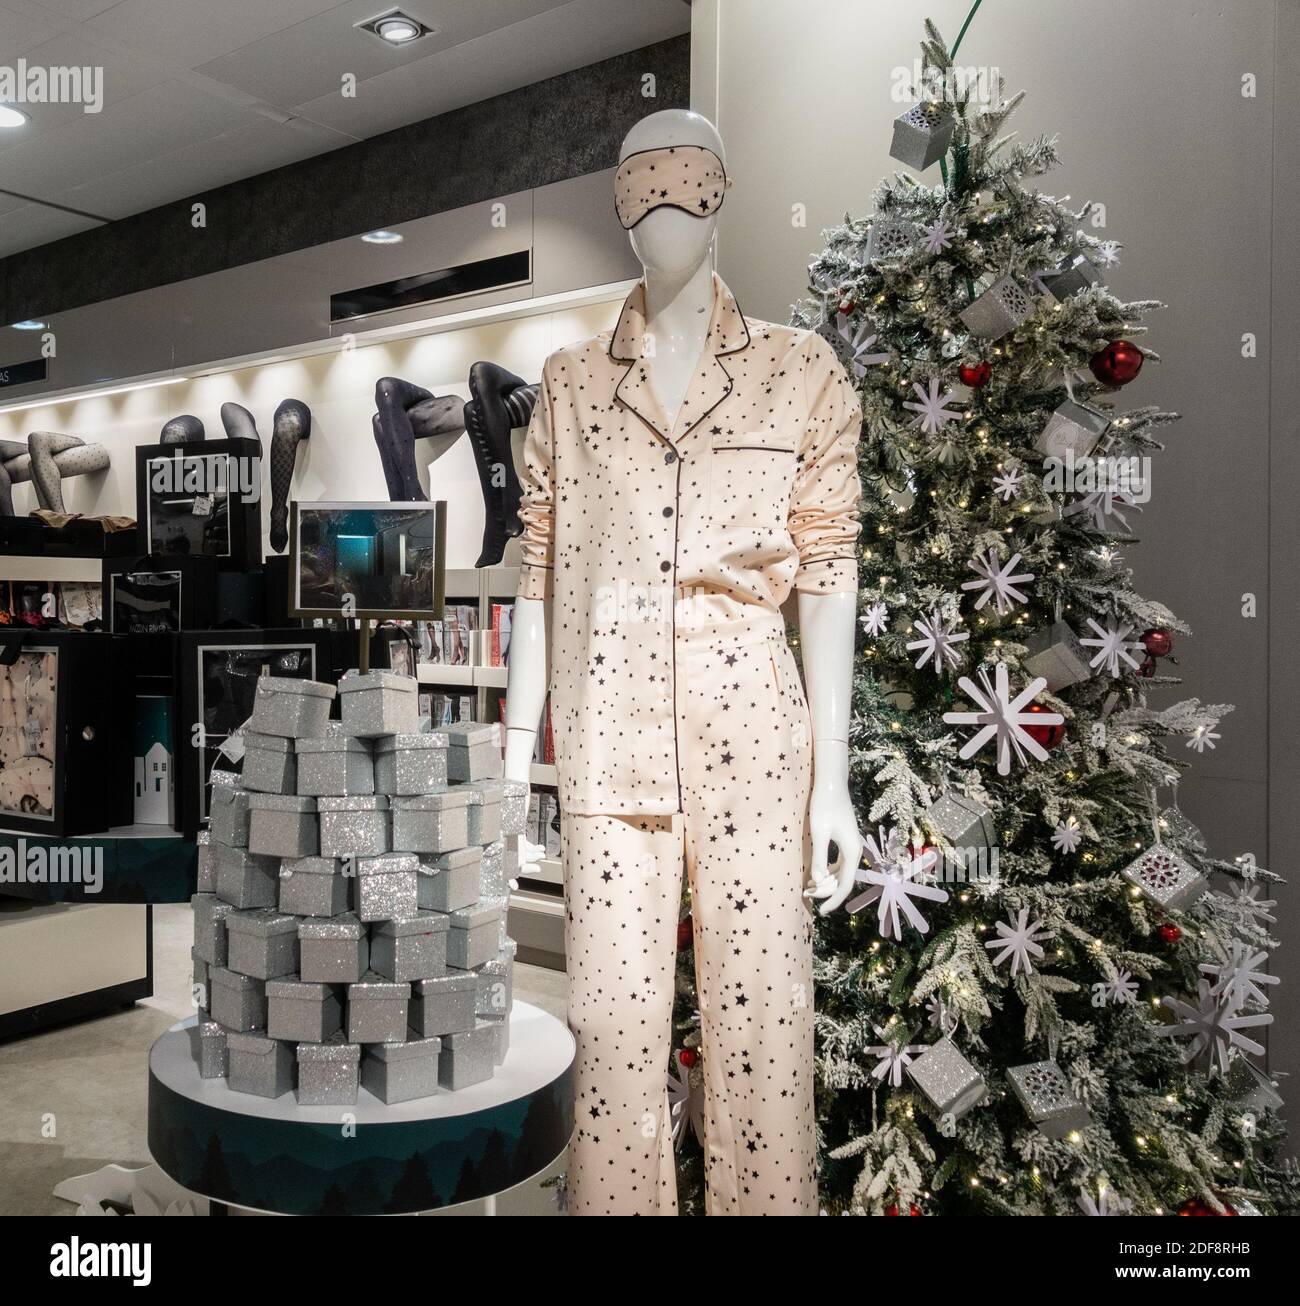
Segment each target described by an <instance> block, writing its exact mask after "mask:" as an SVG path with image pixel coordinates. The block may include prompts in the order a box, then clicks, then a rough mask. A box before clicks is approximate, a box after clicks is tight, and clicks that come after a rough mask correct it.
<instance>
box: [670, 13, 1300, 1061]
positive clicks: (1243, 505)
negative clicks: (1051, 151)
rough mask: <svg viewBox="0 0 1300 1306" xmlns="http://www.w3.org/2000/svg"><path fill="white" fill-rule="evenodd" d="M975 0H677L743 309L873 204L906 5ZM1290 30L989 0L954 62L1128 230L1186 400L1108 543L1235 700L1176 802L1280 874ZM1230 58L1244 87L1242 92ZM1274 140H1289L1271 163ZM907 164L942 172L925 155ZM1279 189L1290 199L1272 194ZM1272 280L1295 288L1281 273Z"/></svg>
mask: <svg viewBox="0 0 1300 1306" xmlns="http://www.w3.org/2000/svg"><path fill="white" fill-rule="evenodd" d="M969 8H970V3H969V0H928V3H927V4H926V5H924V6H920V5H913V4H908V5H903V4H898V3H897V2H896V0H695V3H694V10H693V27H692V104H693V106H694V107H695V108H696V109H698V110H699V111H700V112H702V113H704V114H706V115H708V116H709V117H711V118H713V119H714V120H715V121H716V122H717V123H718V125H719V127H720V128H721V131H722V135H723V138H724V140H725V142H726V147H727V152H728V163H729V170H730V172H731V173H732V174H733V177H734V186H733V189H732V190H731V192H730V193H729V195H728V199H727V203H726V204H725V205H724V207H723V209H722V213H721V230H720V245H719V270H720V272H721V273H722V275H723V276H724V277H725V278H726V279H727V281H728V282H729V283H730V285H731V286H732V288H733V289H734V290H735V291H736V293H737V296H738V298H739V300H740V303H741V306H742V307H743V308H744V309H745V311H746V312H747V313H750V314H754V315H758V316H765V317H770V318H775V319H777V320H784V319H785V318H786V316H787V313H788V310H789V306H790V304H791V303H792V301H794V300H795V299H796V298H798V297H799V296H800V295H801V294H802V293H804V290H805V281H804V276H805V269H806V266H807V263H808V260H809V257H810V256H811V255H812V254H813V253H814V252H815V251H816V249H817V248H818V247H819V244H820V241H819V233H820V231H821V230H822V229H823V228H824V227H826V226H828V225H831V224H832V223H835V222H838V221H840V220H842V218H843V215H844V213H845V212H846V211H848V212H850V213H854V214H863V213H867V212H869V211H870V204H871V194H872V191H873V189H874V188H875V186H876V184H877V183H878V181H879V180H880V178H882V177H883V176H885V175H887V174H889V173H890V172H892V171H893V170H894V169H895V168H896V167H898V166H899V165H896V164H895V163H894V162H893V161H892V160H891V159H890V158H889V155H888V149H889V140H890V134H891V122H892V119H893V118H894V116H895V115H897V114H898V113H899V112H901V111H902V109H904V108H905V107H906V105H905V104H900V103H897V102H896V101H895V100H894V99H893V98H892V97H891V90H892V89H893V87H894V86H895V84H896V81H897V80H898V76H897V72H896V70H897V69H900V68H910V67H911V65H912V62H913V60H914V59H915V58H917V57H918V53H919V50H918V46H919V38H920V36H921V32H922V20H923V18H924V17H925V16H926V15H928V16H930V17H932V18H933V19H934V20H935V22H936V23H937V24H938V26H939V29H940V31H941V32H943V34H944V35H945V36H946V37H947V39H948V40H949V41H950V42H951V41H952V40H953V39H954V38H955V36H956V34H957V31H958V30H959V28H960V26H961V23H962V21H963V19H964V18H965V16H966V14H967V12H968V10H969ZM1279 20H1281V21H1282V24H1283V25H1282V27H1281V28H1280V29H1279V27H1278V24H1279ZM1295 27H1296V20H1295V6H1294V5H1288V4H1278V3H1276V2H1275V0H1235V2H1234V3H1233V4H1231V5H1219V6H1215V5H1201V4H1198V3H1196V2H1195V0H1161V2H1160V3H1158V4H1154V3H1153V4H1134V3H1132V0H1093V3H1090V4H1087V5H1078V4H1065V3H1060V2H1057V3H1050V4H1045V3H1043V2H1042V0H994V2H990V3H985V4H984V5H983V7H982V8H981V9H980V11H979V12H978V14H977V15H976V16H975V19H974V21H973V23H972V24H971V27H970V29H969V32H968V34H967V36H966V38H965V41H964V43H963V45H962V48H961V51H960V55H959V59H958V62H959V63H960V64H962V65H974V66H977V67H990V66H992V67H997V68H1000V69H1001V70H1002V72H1003V74H1004V76H1005V77H1006V80H1007V84H1008V89H1009V90H1010V91H1015V90H1018V89H1020V88H1022V87H1023V88H1024V89H1025V90H1026V91H1027V92H1028V95H1027V98H1026V101H1025V103H1024V104H1023V105H1022V107H1021V108H1020V109H1019V110H1018V111H1017V112H1016V114H1015V117H1014V119H1013V120H1012V123H1011V124H1010V125H1011V126H1013V127H1015V128H1017V129H1018V130H1019V131H1020V132H1021V133H1022V134H1024V135H1033V134H1037V133H1040V132H1042V133H1047V134H1057V133H1059V137H1060V148H1061V151H1062V154H1063V156H1064V159H1065V164H1064V166H1063V167H1062V168H1061V169H1060V171H1059V172H1058V173H1057V174H1054V175H1052V176H1051V177H1049V178H1046V179H1045V180H1044V182H1043V187H1044V189H1046V190H1050V191H1052V192H1053V193H1056V194H1068V195H1070V196H1072V197H1073V200H1074V201H1075V202H1076V203H1078V204H1082V203H1083V201H1085V200H1088V199H1095V200H1100V201H1103V202H1104V203H1105V204H1106V229H1105V234H1106V235H1108V236H1110V237H1111V238H1114V239H1117V240H1120V241H1122V242H1123V243H1124V245H1125V251H1124V261H1123V265H1122V266H1121V267H1120V268H1119V269H1117V270H1116V271H1115V273H1114V275H1113V276H1112V277H1111V284H1112V285H1113V286H1114V288H1115V289H1116V291H1117V292H1118V293H1119V294H1121V295H1128V296H1131V297H1133V298H1139V297H1148V296H1153V297H1157V298H1160V299H1163V300H1165V301H1167V302H1168V304H1169V308H1168V309H1167V310H1166V311H1165V312H1162V313H1159V314H1157V315H1155V316H1154V318H1153V319H1152V322H1151V326H1152V331H1151V334H1150V336H1149V338H1148V340H1149V344H1150V345H1151V346H1152V347H1153V348H1154V349H1156V350H1157V351H1158V352H1159V353H1161V354H1162V355H1163V358H1164V361H1163V362H1162V363H1161V364H1160V365H1158V366H1150V367H1148V368H1147V369H1146V370H1145V371H1144V373H1143V375H1142V377H1141V379H1140V380H1139V381H1138V382H1137V383H1135V384H1134V385H1133V386H1132V387H1131V389H1130V390H1129V391H1128V392H1127V395H1126V398H1127V399H1128V400H1130V401H1131V402H1132V403H1134V404H1145V403H1159V404H1161V405H1162V406H1164V407H1167V408H1171V409H1174V410H1176V411H1178V412H1181V413H1182V414H1183V415H1184V420H1183V421H1182V422H1181V423H1180V424H1179V425H1177V426H1176V427H1174V428H1173V429H1172V431H1171V433H1170V435H1169V439H1168V450H1167V452H1166V453H1165V454H1164V455H1163V456H1161V457H1160V458H1159V459H1158V461H1157V464H1156V467H1155V470H1154V484H1153V491H1154V493H1153V501H1152V502H1151V503H1150V504H1149V505H1147V507H1146V510H1145V511H1144V513H1143V514H1142V516H1141V518H1140V520H1139V523H1138V530H1139V533H1140V534H1141V535H1142V537H1143V542H1142V544H1141V545H1140V546H1135V547H1132V548H1130V549H1129V550H1128V551H1127V556H1128V559H1129V561H1130V563H1131V565H1132V566H1133V568H1134V571H1135V579H1136V582H1137V584H1138V587H1139V588H1140V589H1141V590H1142V591H1143V592H1144V593H1147V594H1150V595H1152V596H1153V597H1158V598H1160V599H1162V600H1164V601H1165V602H1167V603H1168V604H1169V605H1170V606H1171V607H1172V608H1173V609H1174V610H1175V611H1176V612H1178V613H1179V614H1180V615H1182V616H1183V617H1184V618H1185V619H1186V620H1187V621H1188V622H1189V623H1190V624H1191V625H1192V627H1193V630H1194V636H1193V637H1192V638H1190V639H1185V640H1182V641H1180V647H1179V649H1178V655H1179V657H1180V662H1181V665H1180V670H1181V672H1182V674H1183V675H1184V677H1185V685H1184V692H1185V693H1186V694H1195V695H1198V696H1199V697H1201V698H1202V699H1204V700H1207V701H1209V702H1218V703H1234V704H1236V711H1235V712H1233V714H1232V715H1230V716H1229V717H1228V718H1227V719H1226V721H1225V723H1224V728H1223V732H1222V733H1223V739H1222V742H1221V743H1220V745H1219V747H1218V748H1217V750H1216V751H1214V752H1213V753H1206V754H1204V755H1203V756H1201V757H1194V756H1193V755H1192V754H1188V755H1187V757H1188V758H1189V759H1191V760H1192V761H1193V766H1192V768H1191V773H1190V776H1189V778H1188V779H1187V780H1186V781H1185V782H1184V784H1183V786H1182V794H1181V798H1182V805H1183V807H1184V808H1185V809H1186V810H1187V811H1188V812H1189V813H1190V815H1191V816H1192V817H1193V818H1194V819H1195V820H1196V821H1197V822H1198V823H1199V824H1200V825H1201V827H1202V828H1203V829H1204V830H1205V831H1206V833H1207V835H1208V837H1209V839H1210V842H1211V845H1212V847H1213V849H1214V851H1215V852H1216V853H1218V854H1220V855H1224V856H1235V855H1237V854H1239V853H1242V852H1247V851H1249V852H1253V853H1255V855H1256V856H1257V857H1258V858H1259V860H1260V861H1261V863H1263V864H1264V865H1272V866H1273V867H1274V869H1277V870H1278V871H1280V872H1282V873H1284V874H1285V873H1288V872H1290V871H1291V869H1292V868H1291V867H1290V866H1288V865H1287V856H1288V854H1289V853H1290V851H1291V849H1293V848H1294V847H1295V846H1296V843H1297V841H1298V840H1300V830H1297V828H1296V824H1297V819H1298V818H1297V806H1298V805H1297V804H1296V802H1295V790H1294V784H1295V771H1296V763H1295V760H1294V751H1295V750H1294V744H1293V743H1290V741H1289V740H1284V738H1283V737H1282V736H1279V737H1278V738H1277V739H1276V740H1275V742H1274V746H1273V759H1272V765H1271V769H1270V747H1269V744H1270V735H1269V731H1270V722H1271V721H1276V722H1278V723H1279V724H1281V723H1283V722H1285V721H1289V720H1292V718H1293V717H1294V715H1295V711H1296V705H1295V699H1296V695H1295V690H1294V684H1295V678H1296V675H1297V671H1298V670H1300V669H1298V668H1297V666H1296V651H1295V650H1296V648H1297V632H1296V631H1295V630H1294V626H1295V624H1296V618H1295V616H1294V609H1295V607H1296V604H1295V599H1294V595H1295V592H1296V590H1295V585H1296V576H1295V561H1294V554H1293V553H1291V552H1288V551H1286V550H1285V544H1286V541H1287V540H1290V541H1291V542H1292V543H1294V540H1293V535H1294V532H1288V533H1286V534H1283V535H1279V536H1278V538H1277V543H1278V544H1279V546H1282V547H1279V548H1278V549H1277V551H1275V553H1274V554H1273V556H1272V560H1271V561H1272V574H1271V575H1270V553H1269V513H1270V493H1272V494H1273V495H1274V496H1275V503H1274V506H1273V511H1274V512H1275V513H1276V514H1277V517H1278V520H1279V522H1280V521H1281V520H1283V519H1285V520H1287V521H1291V520H1293V518H1294V505H1293V504H1292V503H1291V502H1290V500H1289V498H1288V499H1287V500H1283V499H1281V497H1280V496H1281V495H1282V494H1284V493H1286V492H1287V491H1286V486H1285V485H1284V484H1282V483H1280V482H1278V481H1272V482H1271V480H1270V472H1271V470H1272V469H1277V470H1280V469H1281V468H1282V467H1283V466H1293V465H1294V461H1293V458H1292V455H1291V453H1290V450H1291V448H1292V447H1293V445H1294V441H1295V432H1294V429H1293V428H1294V426H1295V416H1294V414H1295V405H1294V404H1293V403H1289V402H1285V401H1283V400H1282V399H1280V397H1279V393H1278V390H1277V387H1278V386H1281V385H1288V384H1290V385H1291V388H1292V389H1294V388H1295V386H1294V384H1293V383H1290V382H1288V381H1287V379H1286V377H1287V375H1289V374H1290V373H1292V372H1293V371H1294V368H1293V366H1292V361H1291V359H1290V357H1289V356H1282V355H1281V354H1280V352H1278V351H1277V350H1276V349H1275V346H1274V343H1273V341H1274V339H1276V340H1279V341H1285V340H1291V339H1294V335H1293V334H1292V335H1287V334H1284V332H1285V331H1286V330H1287V329H1288V327H1289V328H1291V329H1293V328H1294V326H1295V321H1294V317H1295V315H1294V311H1293V310H1286V309H1285V308H1284V306H1283V303H1282V301H1281V300H1279V304H1278V307H1277V309H1276V312H1277V313H1280V314H1283V316H1282V317H1281V318H1280V319H1279V320H1278V321H1277V323H1276V327H1277V333H1276V334H1272V333H1271V332H1270V325H1271V324H1270V314H1271V313H1273V312H1274V311H1275V309H1274V306H1273V305H1272V304H1271V302H1270V284H1271V281H1270V279H1271V277H1272V276H1273V275H1274V269H1273V265H1272V263H1271V245H1272V242H1273V240H1274V238H1275V236H1276V238H1277V239H1278V240H1281V239H1291V238H1292V235H1293V231H1294V212H1295V209H1294V200H1295V198H1296V196H1295V185H1294V183H1293V182H1292V181H1289V180H1288V178H1294V176H1295V167H1294V158H1295V154H1296V142H1295V140H1294V129H1293V128H1291V127H1287V126H1286V124H1285V122H1284V121H1279V122H1278V123H1277V124H1276V128H1277V135H1278V139H1277V140H1275V115H1274V86H1275V85H1283V84H1285V83H1284V82H1283V81H1282V80H1281V73H1282V69H1280V68H1279V69H1277V70H1275V67H1274V60H1275V50H1276V57H1278V58H1280V59H1282V60H1284V61H1288V62H1287V63H1286V67H1287V68H1289V69H1290V70H1291V71H1292V72H1294V70H1295V64H1296V57H1295V51H1296V48H1297V45H1296V42H1297V36H1296V32H1295V30H1294V29H1295ZM1275 43H1276V44H1275ZM1248 75H1249V76H1251V77H1253V78H1255V79H1257V86H1256V93H1255V95H1254V96H1253V97H1245V96H1243V93H1242V88H1243V78H1244V77H1247V76H1248ZM1275 146H1276V147H1278V148H1279V149H1282V150H1285V151H1289V153H1286V154H1279V156H1278V158H1277V159H1276V161H1275V157H1274V151H1275ZM1288 160H1291V162H1288ZM924 180H925V182H926V183H927V184H931V185H933V184H937V182H938V180H939V177H938V169H937V167H936V168H934V169H932V170H931V171H930V172H929V173H927V174H926V176H925V178H924ZM1275 186H1277V187H1288V188H1289V189H1288V191H1287V194H1288V195H1289V196H1290V199H1289V200H1286V201H1285V202H1284V199H1285V197H1284V195H1283V194H1282V193H1281V192H1280V191H1279V194H1278V196H1277V197H1276V198H1275V196H1274V187H1275ZM795 206H803V207H804V209H806V213H807V222H806V226H799V225H795V222H794V221H793V217H794V215H795V213H796V208H795ZM1275 214H1276V215H1277V217H1276V221H1275V219H1274V215H1275ZM1282 267H1290V268H1291V269H1292V270H1293V269H1294V263H1291V264H1289V265H1287V264H1280V265H1279V268H1282ZM1277 277H1278V285H1279V289H1280V291H1281V292H1282V294H1283V295H1285V297H1286V300H1287V301H1290V300H1293V299H1294V272H1293V271H1292V273H1291V275H1290V276H1286V277H1283V276H1282V275H1281V272H1280V271H1279V272H1278V273H1277ZM1246 332H1252V333H1255V334H1256V335H1257V338H1258V356H1257V357H1255V358H1253V359H1247V358H1243V357H1242V335H1243V333H1246ZM1290 352H1293V350H1288V355H1289V353H1290ZM1275 357H1276V359H1277V362H1278V363H1279V364H1281V366H1280V367H1278V368H1277V369H1276V371H1275V370H1274V368H1273V366H1272V361H1273V359H1274V358H1275ZM1270 386H1272V387H1273V390H1272V392H1271V391H1270ZM1271 403H1272V405H1273V408H1274V411H1275V412H1276V413H1277V414H1278V416H1279V423H1278V425H1276V426H1275V427H1273V428H1272V429H1270V404H1271ZM1283 422H1284V423H1285V425H1283V424H1282V423H1283ZM1282 459H1291V462H1288V463H1284V462H1283V461H1281V460H1282ZM1270 460H1272V461H1270ZM1291 484H1294V481H1292V482H1291ZM1246 594H1253V595H1255V596H1257V599H1258V604H1259V615H1258V616H1257V617H1255V618H1254V619H1246V618H1243V616H1242V603H1243V595H1246ZM1275 606H1276V607H1278V609H1279V611H1278V613H1277V616H1276V617H1275V616H1274V612H1273V609H1274V607H1275ZM1282 623H1285V628H1284V626H1283V624H1282ZM1270 625H1272V626H1273V641H1272V642H1273V657H1272V662H1271V664H1270V653H1269V644H1270ZM1284 629H1285V631H1289V637H1287V636H1286V634H1285V633H1284ZM1162 697H1164V695H1162ZM1169 697H1171V698H1172V695H1170V696H1169ZM1284 714H1285V715H1284ZM1292 723H1293V724H1294V722H1292ZM1293 736H1294V732H1292V738H1293ZM1180 751H1181V750H1180ZM1270 788H1272V801H1271V802H1270ZM1281 898H1282V902H1283V904H1284V907H1285V908H1286V910H1285V911H1284V913H1283V916H1282V924H1281V929H1282V932H1283V934H1284V938H1285V941H1286V942H1288V943H1289V945H1290V946H1289V948H1288V947H1284V948H1283V949H1282V950H1281V952H1280V954H1279V957H1278V967H1279V970H1280V971H1281V973H1282V976H1283V981H1284V982H1283V986H1282V988H1283V995H1282V997H1281V998H1280V999H1279V1000H1278V1002H1277V1004H1276V1006H1275V1011H1276V1019H1277V1023H1276V1025H1275V1027H1274V1032H1273V1039H1272V1054H1273V1061H1274V1065H1275V1067H1276V1068H1278V1069H1283V1070H1290V1071H1291V1073H1292V1075H1293V1078H1292V1081H1291V1082H1292V1083H1293V1084H1300V969H1298V968H1297V965H1296V957H1297V954H1298V953H1300V926H1298V924H1297V909H1296V906H1295V903H1296V898H1295V893H1294V891H1293V890H1289V889H1288V890H1283V891H1282V894H1281Z"/></svg>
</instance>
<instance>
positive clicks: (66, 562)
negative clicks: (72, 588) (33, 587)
mask: <svg viewBox="0 0 1300 1306" xmlns="http://www.w3.org/2000/svg"><path fill="white" fill-rule="evenodd" d="M103 566H104V560H103V559H102V558H50V557H46V556H45V555H44V554H37V555H35V556H33V555H31V554H26V553H0V580H23V581H31V580H36V581H42V580H45V581H60V582H62V581H81V582H83V583H90V582H94V583H95V584H96V585H98V584H99V583H100V581H101V580H102V578H103Z"/></svg>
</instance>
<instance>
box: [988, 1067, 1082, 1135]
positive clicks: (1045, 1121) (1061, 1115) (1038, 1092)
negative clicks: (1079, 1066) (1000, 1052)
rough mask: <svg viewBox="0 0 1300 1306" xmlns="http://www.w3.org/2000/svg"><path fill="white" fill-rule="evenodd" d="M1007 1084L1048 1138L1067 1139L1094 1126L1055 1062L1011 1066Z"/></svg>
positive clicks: (1026, 1112) (1030, 1117)
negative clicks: (1081, 1130)
mask: <svg viewBox="0 0 1300 1306" xmlns="http://www.w3.org/2000/svg"><path fill="white" fill-rule="evenodd" d="M1007 1083H1009V1084H1010V1085H1011V1091H1012V1092H1013V1093H1014V1094H1015V1095H1016V1100H1017V1101H1018V1102H1019V1103H1020V1105H1021V1106H1022V1107H1023V1108H1024V1112H1025V1115H1027V1116H1028V1117H1029V1119H1030V1120H1032V1121H1033V1123H1034V1124H1036V1125H1037V1126H1038V1128H1039V1131H1040V1132H1041V1133H1043V1134H1045V1135H1046V1136H1047V1137H1048V1138H1067V1137H1068V1136H1069V1135H1070V1134H1072V1133H1074V1132H1076V1131H1077V1130H1080V1129H1087V1127H1088V1126H1089V1125H1090V1124H1092V1117H1091V1116H1090V1115H1089V1114H1088V1108H1087V1107H1086V1106H1084V1105H1083V1103H1082V1102H1080V1101H1079V1099H1078V1098H1077V1097H1076V1096H1075V1095H1074V1090H1073V1089H1072V1088H1071V1087H1070V1081H1069V1080H1068V1079H1066V1077H1065V1072H1064V1071H1063V1070H1062V1069H1061V1067H1060V1066H1058V1065H1057V1064H1056V1062H1055V1061H1034V1062H1031V1063H1030V1064H1029V1065H1027V1066H1012V1067H1011V1068H1010V1069H1009V1070H1008V1071H1007Z"/></svg>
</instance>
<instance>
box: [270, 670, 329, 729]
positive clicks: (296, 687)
mask: <svg viewBox="0 0 1300 1306" xmlns="http://www.w3.org/2000/svg"><path fill="white" fill-rule="evenodd" d="M335 693H336V691H335V688H334V686H333V685H326V684H324V683H322V682H321V681H319V680H298V679H296V678H294V677H293V676H259V677H258V680H257V688H256V689H255V690H254V693H253V715H252V717H251V718H250V719H249V723H248V728H249V729H250V730H252V731H254V732H255V733H257V734H259V735H281V736H283V737H284V738H285V739H314V738H315V737H316V736H318V735H323V734H324V733H325V730H326V723H327V722H328V721H329V716H330V704H331V703H332V702H333V701H334V695H335Z"/></svg>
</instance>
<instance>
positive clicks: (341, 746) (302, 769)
mask: <svg viewBox="0 0 1300 1306" xmlns="http://www.w3.org/2000/svg"><path fill="white" fill-rule="evenodd" d="M297 757H298V792H299V794H301V795H302V796H303V797H305V798H343V797H347V796H349V795H358V796H364V795H366V794H373V793H374V792H375V760H374V756H373V755H372V753H371V751H370V743H369V741H367V740H365V739H358V738H357V737H356V736H355V735H347V734H344V733H343V728H342V726H341V725H339V723H338V722H337V721H331V722H330V723H329V729H327V730H326V732H325V733H324V734H323V735H320V736H318V737H317V738H315V739H299V740H298V741H297Z"/></svg>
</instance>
